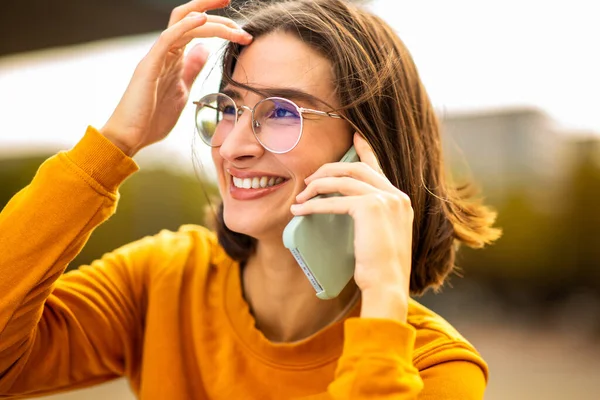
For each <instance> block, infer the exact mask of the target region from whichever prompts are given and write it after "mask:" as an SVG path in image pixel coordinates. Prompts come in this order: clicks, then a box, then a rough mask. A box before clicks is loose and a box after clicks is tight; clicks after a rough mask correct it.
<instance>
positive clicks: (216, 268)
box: [0, 128, 487, 400]
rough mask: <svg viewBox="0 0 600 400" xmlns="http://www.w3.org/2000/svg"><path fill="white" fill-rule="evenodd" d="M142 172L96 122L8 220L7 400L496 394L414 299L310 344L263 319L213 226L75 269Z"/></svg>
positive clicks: (449, 333) (50, 164)
mask: <svg viewBox="0 0 600 400" xmlns="http://www.w3.org/2000/svg"><path fill="white" fill-rule="evenodd" d="M136 170H137V166H136V164H135V163H134V162H133V160H132V159H130V158H128V157H126V156H125V155H124V154H122V153H121V152H120V151H119V150H118V149H117V148H116V147H115V146H113V145H112V143H110V142H109V141H108V140H106V139H105V138H104V137H103V136H101V135H100V134H99V133H98V132H97V131H96V130H94V129H93V128H89V129H88V132H87V133H86V135H85V136H84V138H83V139H82V140H81V142H80V143H78V144H77V145H76V146H75V147H74V148H73V149H72V150H70V151H68V152H62V153H59V154H58V155H56V156H54V157H52V158H50V159H49V160H47V161H46V162H45V163H44V164H43V165H42V166H41V167H40V169H39V171H38V173H37V175H36V177H35V178H34V179H33V181H32V183H31V184H30V185H29V186H28V187H26V188H25V189H23V190H22V191H21V192H19V193H18V194H17V195H16V196H15V197H14V198H13V199H12V200H11V201H10V202H9V203H8V205H7V206H6V207H5V208H4V210H3V211H2V213H1V214H0V398H13V397H12V396H16V397H21V396H23V397H24V396H31V395H38V394H46V393H55V392H59V391H64V390H68V389H73V388H80V387H84V386H90V385H93V384H96V383H100V382H104V381H107V380H109V379H112V378H115V377H118V376H126V377H127V378H128V379H129V381H130V382H131V386H132V388H133V390H134V392H135V393H136V394H137V395H138V396H139V397H140V398H141V399H161V400H162V399H175V400H177V399H182V400H188V399H226V400H231V399H236V400H237V399H277V400H282V399H309V398H310V399H323V400H325V399H374V400H376V399H416V398H418V399H462V400H469V399H481V398H483V392H484V388H485V382H486V379H487V366H486V364H485V363H484V361H483V360H482V359H481V358H480V356H479V355H478V354H477V352H476V351H475V349H474V348H473V347H472V346H471V345H470V344H469V343H468V342H467V341H466V340H465V339H463V338H462V337H461V336H460V335H459V334H458V333H457V332H456V331H455V330H454V329H453V328H452V327H451V326H450V325H449V324H448V323H447V322H445V321H444V320H443V319H442V318H441V317H439V316H437V315H436V314H434V313H433V312H431V311H429V310H428V309H426V308H425V307H423V306H421V305H419V304H418V303H416V302H411V305H410V309H409V315H408V323H407V324H401V323H398V322H395V321H388V320H377V319H366V318H360V317H359V309H358V307H355V308H354V310H353V311H352V312H351V313H350V315H349V316H348V317H347V318H346V319H345V320H344V321H340V322H338V323H335V324H333V325H331V326H329V327H327V328H326V329H324V330H322V331H320V332H318V333H317V334H315V335H313V336H312V337H310V338H307V339H305V340H302V341H300V342H296V343H271V342H269V341H268V340H267V339H266V338H265V337H264V336H263V335H262V334H261V332H260V331H259V330H257V329H256V328H255V326H254V320H253V318H252V315H251V313H250V311H249V309H248V305H247V304H246V302H245V301H244V299H243V297H242V294H241V287H240V273H239V268H238V265H237V264H236V263H235V262H233V261H232V260H231V259H230V258H229V257H228V256H227V255H226V254H225V253H224V251H223V250H222V248H221V247H220V246H219V245H218V242H217V240H216V238H215V235H214V234H212V233H211V232H209V231H207V230H206V229H204V228H201V227H197V226H185V227H182V228H181V229H180V230H179V231H178V232H175V233H173V232H167V231H163V232H161V233H160V234H158V235H156V236H154V237H147V238H144V239H142V240H139V241H137V242H135V243H131V244H129V245H126V246H124V247H122V248H120V249H118V250H116V251H114V252H112V253H110V254H106V255H105V256H104V257H102V259H100V260H98V261H95V262H94V263H92V264H91V265H90V266H83V267H81V268H79V269H78V270H75V271H72V272H69V273H67V274H64V275H63V271H64V269H65V267H66V266H67V265H68V263H69V262H70V261H71V260H72V259H73V258H74V257H75V256H76V255H77V253H78V252H79V250H80V249H81V248H82V247H83V246H84V245H85V242H86V240H87V238H88V237H89V235H90V233H91V232H92V231H93V230H94V228H95V227H96V226H98V225H99V224H100V223H102V222H103V221H104V220H106V219H107V218H108V217H110V215H111V214H112V213H113V212H114V211H115V207H116V205H117V200H118V193H117V188H118V186H119V184H120V183H121V182H122V181H123V180H124V179H125V178H126V177H127V176H129V175H130V174H132V173H133V172H135V171H136Z"/></svg>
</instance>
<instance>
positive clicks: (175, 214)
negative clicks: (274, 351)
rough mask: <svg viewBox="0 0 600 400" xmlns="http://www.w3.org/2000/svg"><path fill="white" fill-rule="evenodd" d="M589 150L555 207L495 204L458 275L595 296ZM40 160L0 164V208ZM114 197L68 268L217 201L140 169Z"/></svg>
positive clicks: (520, 191)
mask: <svg viewBox="0 0 600 400" xmlns="http://www.w3.org/2000/svg"><path fill="white" fill-rule="evenodd" d="M592 150H593V146H591V145H590V146H581V148H580V149H579V153H578V155H577V157H575V159H576V163H575V165H574V166H573V168H571V170H570V171H571V172H570V173H569V175H568V177H567V178H566V180H564V181H561V182H557V184H556V185H555V186H554V188H553V189H552V190H551V192H552V193H549V196H548V198H553V199H557V200H558V201H557V202H556V204H553V206H554V208H552V207H550V208H548V207H540V201H544V202H546V201H549V200H546V199H545V197H544V196H539V195H538V196H532V193H536V191H538V190H537V189H538V188H536V182H531V185H530V186H529V187H527V188H517V187H515V188H513V189H512V191H511V192H510V194H509V195H507V196H504V197H503V200H502V201H501V202H497V204H493V206H495V208H496V209H497V210H498V213H499V218H498V223H497V225H498V226H499V227H501V228H502V229H503V230H504V235H503V237H502V238H501V239H500V240H499V241H498V243H496V244H494V245H492V246H490V247H489V248H487V249H485V250H470V249H462V250H461V251H460V252H459V257H458V264H459V266H460V267H461V268H462V270H463V271H464V275H465V276H466V277H467V278H469V279H473V280H477V281H479V282H482V283H485V284H487V287H492V288H502V291H503V293H510V292H511V291H514V290H518V289H520V290H523V291H526V292H527V293H528V296H530V297H528V298H536V297H537V298H538V299H539V300H540V301H545V300H544V299H545V298H547V297H548V293H552V294H553V295H554V294H556V293H568V292H569V291H574V290H577V289H578V288H581V287H587V288H591V289H594V290H599V291H600V206H599V204H600V202H599V201H598V198H600V165H599V163H598V162H597V161H596V160H595V159H594V154H595V153H594V151H592ZM596 157H597V156H596ZM43 160H44V157H29V158H23V159H12V160H0V206H4V204H5V203H7V202H8V200H9V199H10V198H11V197H12V196H13V195H14V194H15V193H16V192H17V191H18V190H20V189H21V188H23V187H24V186H26V185H27V184H28V183H29V182H30V181H31V179H32V178H33V176H34V174H35V171H36V170H37V168H38V167H39V165H40V164H41V162H42V161H43ZM540 190H541V189H540ZM120 192H121V200H120V202H119V207H118V210H117V213H116V214H115V215H114V216H113V217H111V218H110V219H109V220H108V221H107V222H106V223H104V224H103V225H101V226H100V227H98V228H97V229H96V230H95V231H94V233H93V234H92V236H91V238H90V240H89V242H88V243H87V245H86V246H85V247H84V249H83V251H82V252H81V253H80V254H79V256H78V257H77V258H76V259H75V260H74V261H73V262H72V263H71V266H72V267H76V266H78V265H81V264H87V263H89V262H91V261H92V260H94V259H96V258H98V257H100V256H101V255H102V254H103V253H105V252H108V251H111V250H113V249H115V248H117V247H119V246H121V245H123V244H126V243H129V242H131V241H134V240H137V239H139V238H142V237H143V236H146V235H153V234H156V233H157V232H159V231H160V230H161V229H171V230H176V229H178V227H179V226H181V225H182V224H203V223H204V212H205V209H206V206H207V197H215V196H217V195H218V191H217V188H216V187H215V185H214V184H212V183H209V182H205V181H201V180H199V179H198V178H196V177H195V176H191V175H186V174H181V173H175V172H173V171H170V170H166V169H154V170H149V169H142V170H140V171H139V172H138V173H136V174H134V175H133V176H132V177H130V178H129V179H128V180H127V181H126V182H125V183H124V184H123V185H122V187H121V189H120ZM538 192H539V191H538ZM538 194H539V193H538ZM540 199H542V200H540ZM546 205H547V204H546ZM549 209H550V210H552V212H549V211H548V210H549Z"/></svg>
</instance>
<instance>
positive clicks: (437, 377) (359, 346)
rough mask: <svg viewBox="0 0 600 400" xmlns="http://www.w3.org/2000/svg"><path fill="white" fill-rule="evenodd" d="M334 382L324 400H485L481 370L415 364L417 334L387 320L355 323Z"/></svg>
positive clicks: (348, 328) (349, 323)
mask: <svg viewBox="0 0 600 400" xmlns="http://www.w3.org/2000/svg"><path fill="white" fill-rule="evenodd" d="M344 335H345V338H344V349H343V352H342V356H341V357H340V359H339V361H338V367H337V370H336V374H335V379H334V381H333V382H332V383H331V384H330V385H329V387H328V391H327V394H324V395H323V396H320V397H318V398H319V399H323V400H324V399H332V400H338V399H339V400H341V399H372V400H392V399H394V400H403V399H406V400H408V399H419V400H421V399H431V400H434V399H435V400H445V399H448V400H450V399H464V400H479V399H483V391H484V389H485V376H484V373H483V371H482V370H481V368H480V367H479V366H478V365H476V364H474V363H471V362H468V361H463V360H460V359H458V358H457V359H456V360H446V361H444V362H440V363H439V364H436V365H434V366H431V367H429V368H427V369H426V370H424V371H421V372H419V370H418V369H417V368H416V367H415V366H414V365H413V349H414V345H415V336H416V330H415V328H414V327H413V326H411V325H409V324H402V323H398V322H395V321H389V320H384V319H369V318H349V319H348V320H346V322H345V326H344Z"/></svg>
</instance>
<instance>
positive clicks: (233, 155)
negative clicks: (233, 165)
mask: <svg viewBox="0 0 600 400" xmlns="http://www.w3.org/2000/svg"><path fill="white" fill-rule="evenodd" d="M244 111H248V112H247V113H246V112H244ZM251 111H252V109H251V108H250V107H247V106H241V107H239V108H238V115H237V122H236V123H235V125H234V126H233V128H232V129H231V132H229V134H228V135H227V136H226V137H225V140H224V141H223V144H221V147H220V148H219V153H220V154H221V157H223V158H224V159H226V160H227V161H230V162H237V163H239V162H240V161H244V160H251V159H254V158H257V157H260V156H262V155H263V153H264V152H265V149H264V148H263V147H262V145H261V144H260V143H259V142H258V140H256V137H255V136H254V133H253V131H252V125H251V124H252V113H251Z"/></svg>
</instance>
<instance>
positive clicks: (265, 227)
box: [223, 204, 292, 240]
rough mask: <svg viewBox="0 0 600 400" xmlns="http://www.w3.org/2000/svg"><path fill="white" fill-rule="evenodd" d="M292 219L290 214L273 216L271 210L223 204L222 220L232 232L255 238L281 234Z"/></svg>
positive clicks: (259, 238)
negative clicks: (254, 210) (246, 208)
mask: <svg viewBox="0 0 600 400" xmlns="http://www.w3.org/2000/svg"><path fill="white" fill-rule="evenodd" d="M291 219H292V215H291V214H289V213H288V214H287V215H284V216H282V215H279V216H275V215H274V214H273V212H272V211H269V210H264V209H263V210H261V212H252V211H250V210H242V209H241V207H235V206H231V205H229V206H228V205H227V204H225V205H224V206H223V221H224V222H225V225H226V226H227V228H228V229H229V230H231V231H233V232H236V233H241V234H244V235H247V236H251V237H253V238H255V239H257V240H261V239H266V238H270V237H273V236H278V237H279V238H281V237H282V235H283V229H284V228H285V226H286V225H287V223H288V222H289V221H290V220H291Z"/></svg>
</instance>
